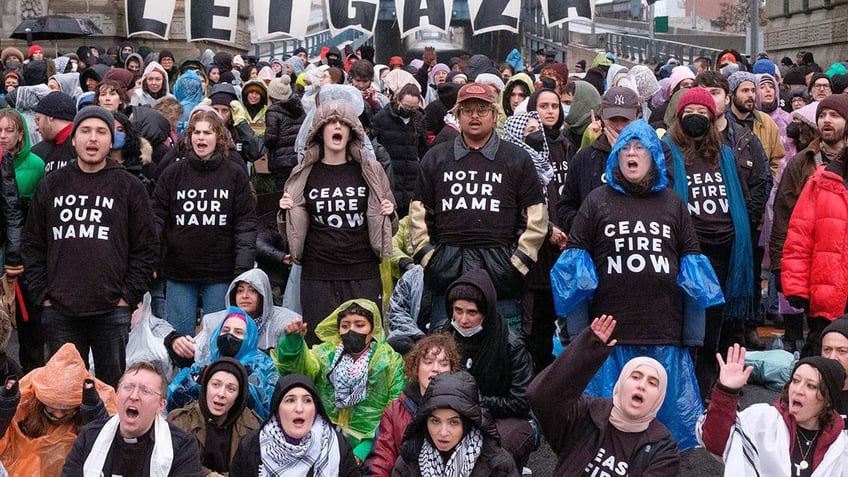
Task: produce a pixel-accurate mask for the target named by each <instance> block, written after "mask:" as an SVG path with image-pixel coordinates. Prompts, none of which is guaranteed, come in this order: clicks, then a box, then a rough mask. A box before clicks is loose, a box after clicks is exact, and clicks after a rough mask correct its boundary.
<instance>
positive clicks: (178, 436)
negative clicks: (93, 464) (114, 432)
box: [62, 419, 255, 477]
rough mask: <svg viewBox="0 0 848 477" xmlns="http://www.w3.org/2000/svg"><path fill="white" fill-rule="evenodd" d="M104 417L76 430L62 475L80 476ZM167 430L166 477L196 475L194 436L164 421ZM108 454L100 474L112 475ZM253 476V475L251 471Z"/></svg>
mask: <svg viewBox="0 0 848 477" xmlns="http://www.w3.org/2000/svg"><path fill="white" fill-rule="evenodd" d="M107 421H108V419H103V420H100V421H95V422H92V423H91V424H89V425H87V426H85V427H83V428H82V430H81V431H80V433H79V435H78V436H77V439H76V440H75V441H74V446H73V447H72V448H71V452H70V454H68V458H67V459H66V460H65V466H64V467H63V468H62V476H63V477H76V476H80V475H82V466H83V464H85V460H86V459H87V458H88V454H89V453H91V448H92V447H93V446H94V441H95V440H97V436H98V434H100V431H101V430H103V426H104V425H105V424H106V422H107ZM168 427H169V428H170V430H171V447H172V448H173V451H174V460H173V462H172V463H171V471H170V472H169V473H168V476H169V477H196V476H198V475H200V472H201V466H200V451H199V450H198V449H197V439H195V438H194V436H193V435H191V434H189V433H188V432H186V431H184V430H182V429H180V428H179V427H176V426H175V425H173V424H168ZM111 469H112V456H111V452H110V455H108V456H106V461H105V462H104V463H103V475H112V472H111ZM142 475H150V460H149V459H147V460H145V468H144V471H143V474H142ZM254 475H255V474H254Z"/></svg>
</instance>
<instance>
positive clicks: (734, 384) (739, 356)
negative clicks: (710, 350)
mask: <svg viewBox="0 0 848 477" xmlns="http://www.w3.org/2000/svg"><path fill="white" fill-rule="evenodd" d="M716 360H717V361H718V367H719V372H718V382H720V383H721V385H722V386H724V387H726V388H730V389H742V387H743V386H745V384H746V383H747V382H748V378H749V377H751V373H753V372H754V367H753V366H748V367H747V368H746V367H745V348H744V347H742V346H739V343H736V344H734V345H733V346H731V347H730V348H727V361H726V362H725V361H724V360H723V359H722V358H721V353H716Z"/></svg>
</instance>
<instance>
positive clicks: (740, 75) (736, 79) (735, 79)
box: [727, 71, 757, 94]
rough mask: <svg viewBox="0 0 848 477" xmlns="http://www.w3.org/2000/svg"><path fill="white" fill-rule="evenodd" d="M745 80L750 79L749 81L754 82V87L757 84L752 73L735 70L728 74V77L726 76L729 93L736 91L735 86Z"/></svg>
mask: <svg viewBox="0 0 848 477" xmlns="http://www.w3.org/2000/svg"><path fill="white" fill-rule="evenodd" d="M745 81H750V82H751V83H754V86H755V87H756V86H757V77H756V76H754V73H749V72H747V71H737V72H736V73H733V74H732V75H730V77H728V78H727V83H728V84H729V85H730V94H734V93H736V88H738V87H739V85H740V84H742V83H744V82H745Z"/></svg>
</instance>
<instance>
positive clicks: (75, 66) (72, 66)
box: [71, 63, 79, 73]
mask: <svg viewBox="0 0 848 477" xmlns="http://www.w3.org/2000/svg"><path fill="white" fill-rule="evenodd" d="M78 67H79V66H78V65H77V64H76V63H71V73H76V72H77V68H78Z"/></svg>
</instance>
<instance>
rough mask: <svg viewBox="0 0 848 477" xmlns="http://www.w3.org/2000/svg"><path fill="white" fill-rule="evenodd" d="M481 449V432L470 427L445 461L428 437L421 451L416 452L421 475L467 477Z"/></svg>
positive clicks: (426, 476) (428, 476) (425, 476)
mask: <svg viewBox="0 0 848 477" xmlns="http://www.w3.org/2000/svg"><path fill="white" fill-rule="evenodd" d="M482 450H483V433H481V432H480V429H477V428H474V429H472V430H471V432H469V433H468V434H467V435H466V436H465V437H463V438H462V440H461V441H459V444H457V446H456V448H455V449H454V450H453V453H452V454H451V456H450V458H449V459H448V460H447V462H445V461H444V460H443V459H442V454H441V453H440V452H439V450H438V449H436V448H435V446H433V443H432V442H430V439H424V444H422V446H421V452H419V453H418V467H419V468H420V470H421V477H468V476H469V475H471V471H473V470H474V466H475V465H476V464H477V459H478V458H479V457H480V452H481V451H482Z"/></svg>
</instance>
